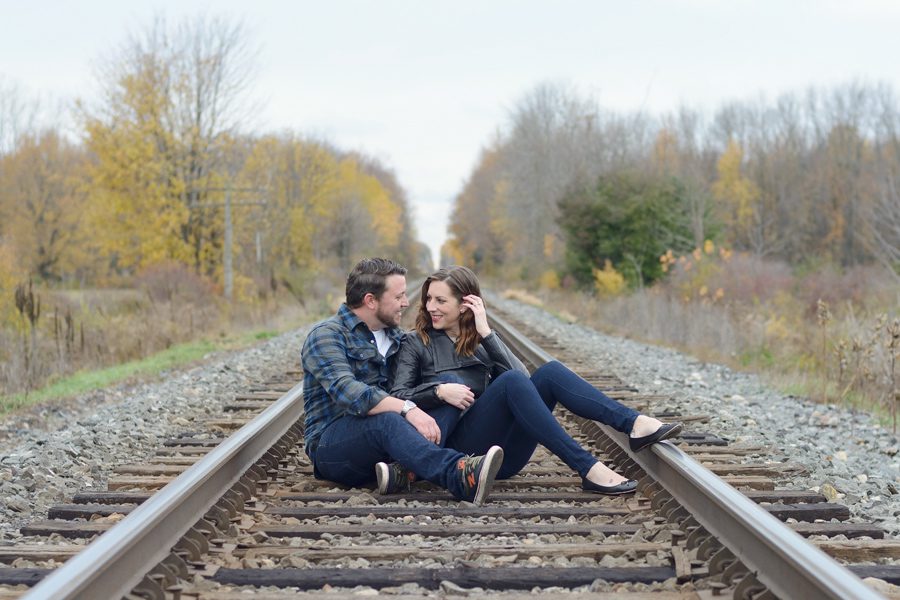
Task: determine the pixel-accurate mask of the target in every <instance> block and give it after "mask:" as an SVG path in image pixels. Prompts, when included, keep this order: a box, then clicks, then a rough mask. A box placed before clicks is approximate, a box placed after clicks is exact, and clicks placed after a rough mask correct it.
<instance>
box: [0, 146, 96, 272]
mask: <svg viewBox="0 0 900 600" xmlns="http://www.w3.org/2000/svg"><path fill="white" fill-rule="evenodd" d="M85 162H86V161H85V156H84V152H83V151H82V150H81V149H80V148H78V147H76V146H73V145H72V144H71V143H69V142H66V141H65V140H63V139H61V138H60V136H59V135H58V134H57V133H56V132H53V131H46V132H43V133H41V134H39V135H26V136H24V137H22V138H20V140H19V142H18V144H17V148H16V150H15V151H14V152H12V153H10V154H8V155H7V156H5V157H3V158H0V163H2V167H0V206H4V207H5V210H4V215H5V218H4V230H5V233H4V237H5V238H6V240H7V241H8V243H9V244H10V245H11V246H12V247H13V248H15V255H16V256H17V257H18V260H19V261H20V263H21V264H22V265H23V266H25V268H26V270H27V271H28V272H30V273H34V274H35V275H36V276H38V277H39V278H41V279H45V280H57V281H58V280H60V279H62V277H63V275H64V274H65V273H66V272H71V270H72V267H74V265H73V264H72V261H73V259H74V258H75V255H76V254H77V252H78V245H79V243H80V242H81V241H82V240H81V229H80V220H81V214H82V208H83V205H84V197H85V188H84V164H85ZM67 267H68V269H67Z"/></svg>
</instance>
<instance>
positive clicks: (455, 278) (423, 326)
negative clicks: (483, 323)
mask: <svg viewBox="0 0 900 600" xmlns="http://www.w3.org/2000/svg"><path fill="white" fill-rule="evenodd" d="M434 281H443V282H444V283H446V284H447V285H448V286H450V291H451V292H452V293H453V296H454V297H455V298H456V299H457V300H458V301H459V302H460V303H462V299H463V297H464V296H468V295H469V294H475V295H476V296H481V287H480V286H479V285H478V277H476V276H475V273H473V272H472V269H470V268H468V267H460V266H456V265H454V266H452V267H444V268H443V269H438V270H437V271H435V272H434V273H432V274H431V275H429V276H428V279H426V280H425V283H423V284H422V299H421V302H420V304H419V312H418V314H417V315H416V333H418V334H419V337H420V338H422V342H423V343H424V344H425V345H426V346H427V345H428V342H429V341H431V338H430V337H429V336H428V331H429V330H431V329H432V327H431V315H429V314H428V309H427V308H426V307H425V303H426V302H427V301H428V289H429V288H430V287H431V283H432V282H434ZM480 342H481V336H479V335H478V331H476V329H475V316H474V315H473V314H472V311H471V310H467V311H465V312H464V313H460V315H459V337H458V338H457V339H456V353H457V354H460V355H462V356H472V355H473V354H475V349H476V348H477V347H478V344H479V343H480Z"/></svg>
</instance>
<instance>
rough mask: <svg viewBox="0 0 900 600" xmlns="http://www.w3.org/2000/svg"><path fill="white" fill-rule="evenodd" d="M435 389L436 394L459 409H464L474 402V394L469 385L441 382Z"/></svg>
mask: <svg viewBox="0 0 900 600" xmlns="http://www.w3.org/2000/svg"><path fill="white" fill-rule="evenodd" d="M437 387H438V390H437V396H438V398H440V399H441V400H443V401H444V402H446V403H447V404H449V405H450V406H454V407H456V408H458V409H459V410H466V409H467V408H469V407H470V406H472V404H473V403H474V402H475V394H473V393H472V390H471V389H469V386H467V385H463V384H461V383H442V384H440V385H439V386H437Z"/></svg>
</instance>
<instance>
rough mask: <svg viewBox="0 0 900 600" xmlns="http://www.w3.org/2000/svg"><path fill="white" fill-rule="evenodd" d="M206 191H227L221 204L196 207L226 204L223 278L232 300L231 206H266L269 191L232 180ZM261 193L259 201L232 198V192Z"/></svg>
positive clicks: (258, 248)
mask: <svg viewBox="0 0 900 600" xmlns="http://www.w3.org/2000/svg"><path fill="white" fill-rule="evenodd" d="M201 191H204V192H225V201H224V203H222V204H220V203H218V202H205V203H203V204H195V205H194V206H196V207H210V206H212V207H215V206H222V205H223V204H224V209H225V240H224V242H223V248H222V270H223V279H224V282H223V283H224V284H225V298H226V299H228V300H231V299H232V297H233V295H234V269H233V266H232V254H231V252H232V249H231V246H232V239H233V237H234V226H233V223H232V218H231V208H232V206H266V204H267V203H268V202H267V200H266V198H265V194H267V193H268V191H269V190H268V188H235V187H232V185H231V181H229V182H228V185H227V186H225V187H223V188H204V189H203V190H201ZM242 192H244V193H249V192H252V193H261V194H262V195H263V199H262V200H257V201H253V200H250V201H241V202H234V201H233V200H232V197H231V195H232V193H242ZM256 261H257V262H258V263H259V262H262V242H261V240H260V234H259V231H257V232H256Z"/></svg>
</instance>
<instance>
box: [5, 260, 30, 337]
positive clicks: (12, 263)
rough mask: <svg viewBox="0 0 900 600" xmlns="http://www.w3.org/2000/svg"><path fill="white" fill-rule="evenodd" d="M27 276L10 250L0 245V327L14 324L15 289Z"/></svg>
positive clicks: (15, 318)
mask: <svg viewBox="0 0 900 600" xmlns="http://www.w3.org/2000/svg"><path fill="white" fill-rule="evenodd" d="M27 276H28V274H27V273H26V272H25V270H24V269H22V267H21V265H20V264H19V263H18V261H16V259H15V256H14V255H13V252H12V248H10V247H9V245H8V244H4V243H0V325H10V324H14V323H16V321H17V317H16V315H17V313H16V305H15V289H16V285H17V284H19V283H21V282H22V281H24V280H25V279H26V277H27Z"/></svg>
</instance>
